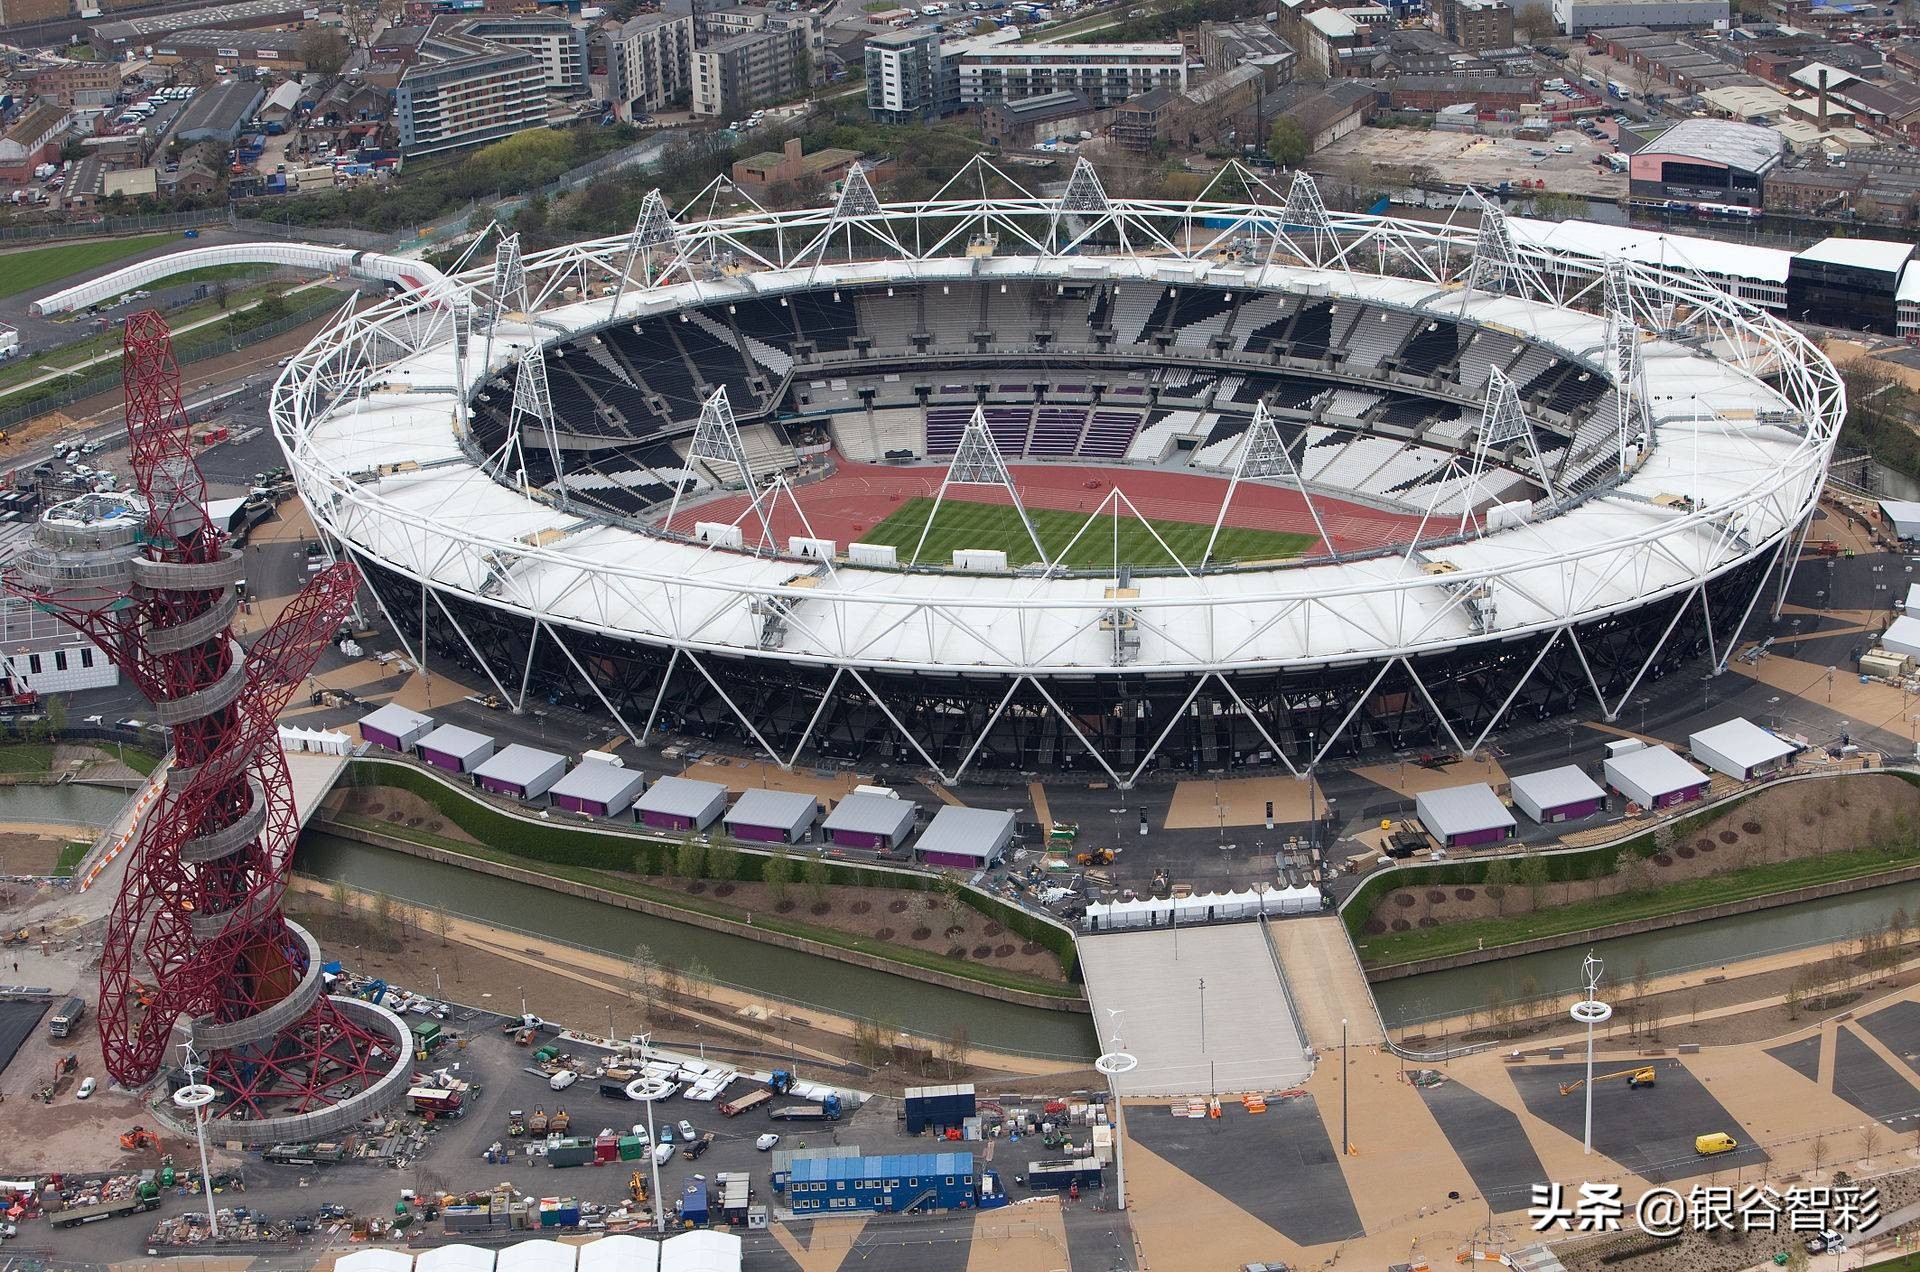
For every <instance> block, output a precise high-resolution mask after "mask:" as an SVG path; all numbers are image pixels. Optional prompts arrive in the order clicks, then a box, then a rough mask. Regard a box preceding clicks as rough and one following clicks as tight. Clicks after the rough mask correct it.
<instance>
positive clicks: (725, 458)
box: [661, 385, 775, 543]
mask: <svg viewBox="0 0 1920 1272" xmlns="http://www.w3.org/2000/svg"><path fill="white" fill-rule="evenodd" d="M701 464H704V465H705V466H706V469H707V473H708V475H709V476H710V477H712V479H713V484H714V485H716V486H724V485H726V479H725V478H724V477H723V476H722V473H721V469H720V468H719V467H717V465H721V464H731V465H732V466H733V469H734V472H735V473H736V474H738V477H739V481H740V483H741V485H743V486H745V487H746V491H747V502H748V506H749V508H750V509H751V511H753V512H754V513H755V514H757V515H758V517H759V520H760V530H761V534H762V535H763V536H764V541H765V542H767V543H773V542H774V541H775V540H774V537H773V523H772V522H771V521H769V520H768V519H767V508H766V504H765V503H764V502H762V499H761V492H760V491H759V489H757V488H756V487H755V485H754V482H753V469H752V467H751V466H749V465H748V463H747V447H746V444H745V443H744V442H742V441H741V440H740V426H739V425H738V424H736V423H735V422H734V418H733V405H732V404H731V403H730V402H728V401H727V390H726V387H725V386H724V385H723V386H721V387H720V388H717V389H715V390H714V391H713V396H712V397H710V398H708V399H707V401H706V405H704V406H702V407H701V408H700V422H699V423H698V424H696V425H694V427H693V439H692V440H691V441H689V442H688V443H687V467H688V468H689V469H693V470H695V471H696V472H697V471H698V469H697V466H698V465H701ZM685 491H686V482H685V481H677V482H675V483H674V489H673V503H672V504H671V505H669V506H668V508H667V519H666V521H664V522H662V523H661V524H663V525H664V526H666V527H667V528H668V529H672V528H673V521H674V518H675V517H676V516H677V515H678V514H679V512H680V500H681V499H682V498H683V497H684V495H685ZM740 515H741V516H742V517H745V516H746V512H745V511H743V512H742V513H741V514H740Z"/></svg>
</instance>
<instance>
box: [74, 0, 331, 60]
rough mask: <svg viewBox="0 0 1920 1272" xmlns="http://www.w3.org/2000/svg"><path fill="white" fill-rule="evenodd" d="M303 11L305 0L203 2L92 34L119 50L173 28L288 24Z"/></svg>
mask: <svg viewBox="0 0 1920 1272" xmlns="http://www.w3.org/2000/svg"><path fill="white" fill-rule="evenodd" d="M306 10H307V5H306V3H305V0H240V3H238V4H216V5H202V6H197V7H194V8H188V9H177V10H174V11H172V12H169V13H156V14H151V15H148V16H144V17H135V18H125V19H120V20H116V21H113V22H102V23H99V24H98V25H96V26H95V27H94V28H93V30H92V32H91V36H92V42H93V46H94V47H95V48H105V49H112V50H118V49H124V48H127V47H129V46H130V45H135V44H152V43H154V42H155V41H156V40H160V39H164V38H166V37H167V36H170V35H172V34H173V33H174V32H176V31H192V30H200V29H224V30H235V31H248V30H256V29H258V28H260V27H275V26H291V25H293V24H295V23H297V22H299V21H301V20H302V18H303V17H304V16H305V14H306Z"/></svg>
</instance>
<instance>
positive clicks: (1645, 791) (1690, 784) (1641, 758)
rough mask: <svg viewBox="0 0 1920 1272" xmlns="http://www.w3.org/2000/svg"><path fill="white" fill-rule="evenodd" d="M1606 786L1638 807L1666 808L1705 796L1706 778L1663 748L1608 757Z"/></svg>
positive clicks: (1651, 747) (1650, 748) (1657, 747)
mask: <svg viewBox="0 0 1920 1272" xmlns="http://www.w3.org/2000/svg"><path fill="white" fill-rule="evenodd" d="M1602 767H1603V768H1604V769H1605V771H1606V777H1607V785H1608V786H1611V787H1612V788H1613V789H1614V790H1616V791H1619V792H1620V793H1621V794H1622V795H1624V796H1626V797H1627V798H1628V799H1630V800H1632V801H1633V802H1634V803H1636V804H1638V805H1640V807H1642V808H1670V807H1672V806H1673V805H1675V804H1684V803H1686V802H1687V801H1688V800H1694V799H1699V798H1700V797H1701V796H1702V795H1705V794H1706V793H1707V775H1706V774H1705V773H1702V772H1701V771H1700V770H1699V769H1697V768H1695V767H1693V765H1691V764H1689V763H1687V762H1686V761H1685V760H1683V759H1681V758H1680V757H1679V756H1678V755H1676V754H1674V753H1673V750H1672V749H1671V748H1669V747H1664V746H1643V747H1641V748H1640V749H1638V750H1635V751H1626V752H1623V753H1621V754H1618V755H1610V756H1608V757H1607V759H1606V761H1605V762H1604V764H1603V765H1602Z"/></svg>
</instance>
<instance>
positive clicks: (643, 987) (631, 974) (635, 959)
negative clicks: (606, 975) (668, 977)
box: [627, 945, 660, 1024]
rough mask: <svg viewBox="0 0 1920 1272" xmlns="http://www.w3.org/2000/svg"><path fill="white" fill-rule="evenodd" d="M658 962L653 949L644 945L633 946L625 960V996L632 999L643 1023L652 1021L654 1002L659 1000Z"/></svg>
mask: <svg viewBox="0 0 1920 1272" xmlns="http://www.w3.org/2000/svg"><path fill="white" fill-rule="evenodd" d="M659 972H660V964H659V962H658V961H657V960H656V959H655V958H654V957H653V950H652V948H651V947H649V946H646V945H636V946H634V947H633V956H632V957H631V958H629V959H628V960H627V997H628V998H629V999H631V1000H632V1001H633V1005H634V1007H636V1008H637V1009H638V1010H639V1012H640V1019H641V1021H642V1022H643V1023H646V1024H652V1023H653V1008H654V1004H655V1003H657V1002H658V1001H659V997H660V981H659Z"/></svg>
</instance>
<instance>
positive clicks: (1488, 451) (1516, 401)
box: [1463, 367, 1560, 534]
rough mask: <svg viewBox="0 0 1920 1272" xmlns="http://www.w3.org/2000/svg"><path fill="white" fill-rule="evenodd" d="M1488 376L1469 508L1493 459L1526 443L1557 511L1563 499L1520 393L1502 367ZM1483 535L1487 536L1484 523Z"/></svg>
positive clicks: (1475, 448) (1469, 487)
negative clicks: (1555, 486)
mask: <svg viewBox="0 0 1920 1272" xmlns="http://www.w3.org/2000/svg"><path fill="white" fill-rule="evenodd" d="M1487 372H1488V373H1487V402H1486V409H1485V412H1484V413H1483V415H1482V416H1481V423H1480V435H1479V438H1478V439H1477V440H1476V442H1475V444H1474V448H1473V475H1472V477H1471V479H1470V482H1469V485H1468V497H1467V504H1468V506H1469V507H1470V506H1472V503H1473V499H1472V492H1473V491H1475V490H1477V489H1479V486H1480V478H1481V477H1482V476H1484V475H1485V473H1486V470H1487V468H1488V466H1489V464H1490V462H1491V460H1492V458H1493V456H1494V455H1495V454H1496V453H1497V452H1499V451H1501V450H1502V449H1504V448H1505V447H1507V446H1510V445H1512V444H1513V443H1514V442H1524V443H1525V444H1526V448H1527V453H1528V454H1529V455H1531V456H1532V457H1533V466H1534V470H1535V471H1536V472H1537V473H1538V474H1539V477H1540V485H1541V486H1542V487H1543V488H1544V489H1545V491H1546V494H1547V500H1548V502H1549V503H1551V504H1552V505H1553V506H1554V507H1555V508H1558V507H1559V506H1560V496H1559V495H1558V494H1557V493H1556V492H1555V491H1554V488H1553V477H1552V475H1551V473H1550V472H1549V471H1548V469H1547V461H1546V457H1545V456H1544V455H1542V454H1541V453H1540V443H1539V441H1538V439H1536V438H1535V437H1534V433H1533V425H1532V424H1531V423H1529V422H1528V420H1527V415H1526V412H1525V411H1524V410H1522V409H1521V406H1520V390H1519V389H1518V388H1517V387H1515V385H1514V383H1513V381H1512V380H1510V379H1508V378H1507V376H1506V373H1505V372H1503V371H1501V370H1500V368H1499V367H1489V368H1488V369H1487ZM1463 529H1464V527H1463ZM1481 533H1482V534H1484V533H1486V530H1485V526H1484V523H1483V525H1482V528H1481Z"/></svg>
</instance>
